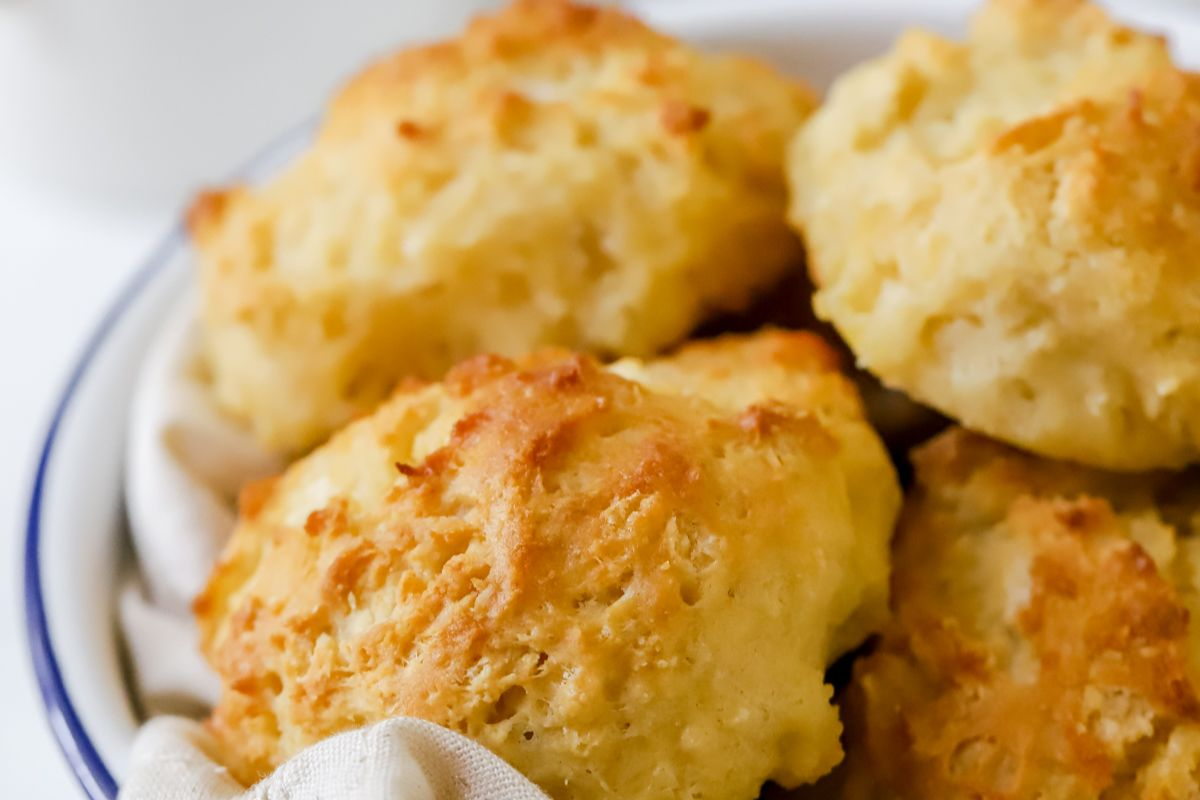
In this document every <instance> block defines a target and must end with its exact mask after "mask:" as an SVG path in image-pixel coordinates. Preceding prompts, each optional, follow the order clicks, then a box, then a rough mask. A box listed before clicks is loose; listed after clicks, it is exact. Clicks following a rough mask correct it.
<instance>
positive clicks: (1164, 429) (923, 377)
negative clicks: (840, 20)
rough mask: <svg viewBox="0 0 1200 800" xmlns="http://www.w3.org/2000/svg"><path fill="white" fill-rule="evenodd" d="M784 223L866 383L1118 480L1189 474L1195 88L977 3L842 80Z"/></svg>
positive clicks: (1018, 14) (1063, 11)
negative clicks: (953, 22)
mask: <svg viewBox="0 0 1200 800" xmlns="http://www.w3.org/2000/svg"><path fill="white" fill-rule="evenodd" d="M789 172H790V178H791V181H792V187H791V189H792V200H791V210H790V215H791V218H792V220H793V222H794V223H795V224H796V225H797V227H798V228H799V229H800V230H802V232H803V234H804V237H805V240H806V243H807V246H808V250H809V258H810V260H809V264H810V269H811V271H812V273H813V277H814V281H815V283H816V284H817V286H818V292H817V295H816V306H817V311H818V313H819V314H820V315H821V316H822V317H824V318H827V319H829V320H831V321H832V322H833V323H834V324H835V325H836V326H837V328H838V330H839V331H840V332H841V334H842V335H843V336H844V337H845V339H846V340H847V342H848V343H849V344H850V346H851V348H852V349H853V350H854V352H855V354H856V356H857V358H858V360H859V362H860V363H861V365H863V366H865V367H866V368H868V369H870V370H871V371H872V372H874V373H876V374H877V375H879V376H880V377H881V378H882V379H883V380H884V381H885V382H887V383H888V384H890V385H892V386H895V387H898V388H901V389H904V390H905V391H906V392H908V393H910V394H912V395H913V396H914V397H916V398H917V399H919V400H920V401H922V402H925V403H927V404H929V405H932V406H934V407H936V408H938V409H939V410H940V411H942V412H944V413H946V414H947V415H949V416H952V417H954V418H956V419H958V420H959V421H961V422H962V423H963V424H964V425H966V426H967V427H969V428H971V429H973V430H977V431H980V432H983V433H986V434H988V435H990V436H993V437H995V438H998V439H1002V440H1004V441H1008V442H1011V443H1013V444H1017V445H1019V446H1021V447H1024V448H1027V449H1030V450H1033V451H1036V452H1039V453H1041V454H1043V455H1047V456H1052V457H1056V458H1064V459H1070V460H1073V461H1078V462H1081V463H1085V464H1090V465H1093V466H1099V467H1104V468H1109V469H1121V470H1139V469H1148V468H1155V467H1172V466H1180V465H1183V464H1186V463H1190V462H1194V461H1196V460H1197V459H1198V458H1200V266H1198V263H1200V262H1197V260H1196V258H1195V253H1196V252H1198V251H1200V82H1198V80H1197V78H1196V76H1194V75H1192V74H1189V73H1186V72H1182V71H1180V70H1179V69H1178V68H1176V67H1175V66H1174V65H1173V64H1172V62H1171V59H1170V55H1169V53H1168V50H1167V47H1166V44H1165V42H1164V41H1163V40H1161V39H1160V38H1158V37H1155V36H1150V35H1147V34H1143V33H1140V32H1136V31H1133V30H1130V29H1128V28H1126V27H1123V26H1121V25H1120V24H1117V23H1115V22H1114V21H1112V20H1110V19H1109V18H1108V17H1107V16H1106V15H1105V13H1104V12H1102V11H1101V10H1100V9H1099V8H1097V7H1095V6H1092V5H1090V4H1088V3H1086V2H1083V1H1082V0H991V2H989V3H987V4H986V5H985V6H984V7H983V8H982V10H981V11H980V12H979V13H978V15H977V16H976V18H975V19H974V21H973V24H972V26H971V28H970V33H969V35H968V37H967V39H966V40H965V42H962V43H958V42H951V41H947V40H945V39H942V38H940V37H938V36H934V35H932V34H929V33H925V32H921V31H912V32H909V33H907V34H905V35H904V36H902V38H901V39H900V40H899V42H898V43H897V44H896V45H895V47H894V48H893V49H892V51H891V52H889V53H888V54H886V55H884V56H883V57H881V58H879V59H876V60H874V61H871V62H869V63H867V64H864V65H862V66H860V67H858V68H856V69H854V70H852V71H851V72H850V73H848V74H847V75H845V76H844V77H842V78H841V79H840V80H839V81H838V82H837V83H836V85H835V86H834V88H833V90H832V92H831V94H830V97H829V100H828V102H827V103H826V104H825V105H824V106H823V107H822V109H821V110H820V111H819V112H818V113H816V114H815V115H814V116H813V117H812V118H811V119H810V121H809V122H808V123H807V124H806V125H805V127H804V128H803V129H802V132H801V133H800V134H799V135H798V137H797V139H796V141H795V142H794V143H793V146H792V149H791V151H790V156H789Z"/></svg>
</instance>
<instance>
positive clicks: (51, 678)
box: [23, 222, 186, 800]
mask: <svg viewBox="0 0 1200 800" xmlns="http://www.w3.org/2000/svg"><path fill="white" fill-rule="evenodd" d="M185 241H186V235H185V233H184V230H183V226H182V224H180V223H178V222H176V223H175V224H174V225H172V226H171V228H170V231H169V233H168V234H167V235H166V236H165V237H163V238H162V239H161V240H160V241H159V243H158V244H157V245H156V246H155V248H154V250H153V251H151V255H150V256H149V257H148V258H146V260H145V261H144V262H143V264H142V266H141V267H139V268H138V269H137V270H136V271H135V272H134V274H133V275H132V276H131V277H130V278H128V279H127V280H126V281H125V283H124V285H123V286H122V287H121V289H120V290H119V291H118V293H117V296H116V299H114V300H113V301H112V302H110V303H109V305H108V307H107V309H106V310H105V312H104V315H103V316H102V317H101V319H100V321H99V322H98V323H97V324H96V326H95V327H94V328H93V329H92V332H91V334H90V335H89V337H88V339H87V340H86V344H85V345H84V347H83V351H82V353H81V354H80V355H79V356H78V357H77V358H76V360H75V364H74V366H73V367H72V369H71V372H70V373H69V377H68V378H67V381H66V387H65V388H64V389H63V390H62V392H61V394H60V395H59V399H58V403H57V405H56V406H55V408H54V413H53V415H52V416H51V418H50V424H49V426H48V428H47V431H46V434H45V438H44V440H43V442H42V447H41V451H40V453H39V454H38V459H37V469H36V472H35V473H34V479H33V488H32V489H31V491H30V496H29V505H28V512H27V515H26V519H25V553H24V565H23V571H24V581H23V582H24V598H25V632H26V636H27V638H28V642H29V651H30V657H31V658H32V660H33V671H34V676H35V678H36V679H37V684H38V689H39V690H40V692H41V696H42V704H43V705H44V707H45V714H46V717H47V719H48V721H49V722H50V729H51V732H52V733H53V734H54V738H55V740H56V741H57V743H58V748H59V750H60V751H61V752H62V754H63V756H65V757H66V759H67V763H68V764H69V765H70V767H71V771H72V772H73V773H74V774H75V778H76V780H77V781H78V783H79V785H80V786H81V787H82V788H83V791H84V794H86V795H87V797H88V798H90V800H114V798H116V796H117V789H118V787H117V781H116V778H114V777H113V773H112V771H111V770H110V769H109V768H108V765H107V764H105V763H104V760H103V758H101V756H100V753H99V750H98V749H97V748H96V745H95V744H94V743H93V742H92V740H91V737H90V736H89V735H88V732H87V730H86V728H85V727H84V725H83V722H82V720H81V719H80V718H79V714H78V712H76V710H75V706H74V704H73V703H72V701H71V696H70V694H69V693H68V692H67V688H66V685H65V683H64V681H63V678H62V671H61V670H60V668H59V661H58V656H57V655H56V654H55V650H54V645H53V643H52V641H51V637H50V627H49V624H48V622H47V619H46V602H45V595H44V592H43V590H42V575H41V560H40V557H39V556H40V546H41V538H42V502H43V497H44V494H45V487H46V474H47V470H48V468H49V465H50V461H51V458H52V457H53V455H54V446H55V444H56V443H57V441H58V434H59V429H60V427H61V424H62V421H63V418H64V417H65V416H66V414H67V411H68V410H69V409H70V408H71V405H72V401H73V400H74V399H75V397H76V394H77V392H78V390H79V385H80V383H82V381H83V378H84V376H85V375H86V374H87V373H88V371H89V369H90V367H91V365H92V362H93V361H94V360H95V357H96V355H97V354H98V353H99V352H100V349H101V348H102V347H103V346H104V344H105V343H106V342H107V340H108V337H109V334H110V333H111V332H112V330H113V328H115V327H116V324H117V322H118V320H119V319H120V318H121V316H122V315H123V314H124V312H125V310H126V309H127V308H128V307H129V306H130V305H131V304H132V303H133V301H134V300H135V299H137V297H138V296H139V295H140V294H141V293H142V291H143V290H144V289H145V288H146V286H147V285H149V283H150V282H151V281H152V280H153V279H154V278H155V277H156V276H157V275H158V274H159V272H160V271H161V270H162V268H163V267H164V266H165V265H166V264H167V263H169V262H170V255H171V253H172V252H174V251H175V250H176V249H178V248H179V247H180V246H182V245H183V244H184V242H185Z"/></svg>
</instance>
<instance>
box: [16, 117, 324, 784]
mask: <svg viewBox="0 0 1200 800" xmlns="http://www.w3.org/2000/svg"><path fill="white" fill-rule="evenodd" d="M314 129H315V120H312V119H309V120H306V121H304V122H303V123H301V124H299V125H296V126H294V127H292V128H290V129H288V130H287V131H286V132H285V133H284V134H283V135H281V136H279V137H277V138H276V139H274V140H273V141H272V142H270V143H269V144H268V145H267V146H266V147H263V148H262V149H260V150H259V151H258V153H257V154H256V155H255V156H254V157H253V158H251V159H250V160H249V161H247V162H246V164H245V165H244V166H243V167H242V168H241V169H239V170H236V171H235V172H234V176H233V180H237V181H243V182H244V181H251V182H253V181H257V180H260V179H262V178H263V177H265V176H266V175H267V174H269V173H270V172H271V171H272V170H273V169H275V168H277V167H279V166H280V165H281V164H282V163H284V161H286V160H287V159H288V158H290V157H291V155H293V154H294V152H295V151H296V150H297V148H298V146H299V145H300V144H301V143H303V142H304V141H305V140H307V139H308V137H310V136H311V134H312V132H313V130H314ZM185 242H186V235H185V233H184V230H183V228H182V226H181V225H180V224H178V223H177V224H176V225H174V226H173V227H172V228H171V230H170V232H169V233H168V234H167V235H166V236H165V237H164V238H163V239H162V240H161V241H160V242H159V244H158V245H157V247H155V248H154V250H153V251H152V252H151V254H150V256H149V257H148V258H147V259H146V261H145V263H144V264H143V265H142V267H141V268H140V269H138V270H137V272H135V273H134V275H133V276H132V277H131V278H130V279H129V280H128V281H127V283H126V284H125V285H124V287H123V288H122V289H121V290H120V292H119V293H118V295H117V298H116V300H114V301H113V302H112V304H111V305H109V307H108V309H107V310H106V311H105V313H104V316H103V317H102V318H101V320H100V322H99V323H98V324H97V325H96V327H95V329H94V330H93V331H92V334H91V336H90V337H89V338H88V340H87V344H86V345H85V346H84V348H83V352H82V354H81V355H80V356H79V358H78V360H77V361H76V362H75V365H74V367H73V368H72V370H71V372H70V375H69V377H68V378H67V383H66V388H65V389H63V392H62V394H61V395H60V397H59V400H58V403H57V405H56V406H55V408H54V413H53V416H52V417H51V418H50V425H49V428H48V429H47V431H46V436H45V439H44V440H43V442H42V447H41V451H40V454H39V456H38V460H37V470H36V472H35V473H34V479H33V489H32V490H31V492H30V499H29V512H28V515H27V517H26V521H25V558H24V567H23V569H24V576H23V577H24V597H25V631H26V635H27V636H28V639H29V650H30V656H31V657H32V660H33V671H34V674H35V676H36V678H37V683H38V688H39V690H40V691H41V696H42V702H43V703H44V705H45V707H46V716H47V719H48V720H49V722H50V728H51V731H52V732H53V734H54V738H55V739H56V740H57V741H58V746H59V749H60V750H61V751H62V754H63V755H64V756H65V757H66V759H67V763H68V764H69V765H70V767H71V771H72V772H74V773H75V778H76V780H77V781H78V782H79V785H80V786H81V787H82V788H83V791H84V793H85V794H86V795H87V797H88V798H89V800H114V798H116V796H117V790H118V788H119V787H118V786H117V780H116V777H115V776H114V775H113V771H112V770H111V769H110V768H109V766H108V765H107V764H105V763H104V759H103V757H101V755H100V751H99V749H98V748H97V747H96V745H95V743H94V742H93V741H92V739H91V737H90V736H89V735H88V731H87V728H86V727H85V726H84V724H83V721H82V720H81V719H80V716H79V713H78V712H77V711H76V709H75V705H74V704H73V703H72V701H71V696H70V694H69V693H68V692H67V687H66V685H65V683H64V681H63V677H62V670H61V669H60V667H59V659H58V656H57V655H56V654H55V651H54V645H53V642H52V637H51V635H50V627H49V624H48V622H47V618H46V600H45V595H44V592H43V590H42V574H41V559H40V557H39V556H40V545H41V538H42V537H41V529H42V501H43V498H44V495H45V488H46V476H47V472H48V469H49V466H50V463H51V460H52V458H53V456H54V446H55V443H56V441H57V438H58V434H59V429H60V427H61V425H62V421H63V419H64V417H65V416H66V414H67V412H68V411H69V410H70V408H71V403H72V401H73V400H74V399H75V396H76V394H77V392H78V389H79V385H80V383H81V382H82V381H83V378H84V376H85V375H87V373H88V370H89V369H90V367H91V365H92V362H93V361H94V360H95V358H96V355H97V353H98V352H99V351H100V349H101V348H102V347H103V346H104V344H105V343H106V341H107V339H108V337H109V335H110V334H111V333H112V331H113V329H114V328H115V327H116V325H117V322H118V321H119V320H120V318H121V316H122V314H123V313H124V312H125V311H126V310H127V309H128V308H129V306H130V305H131V304H132V303H133V302H134V300H136V299H137V297H138V296H139V295H140V294H141V293H142V292H143V291H144V290H145V289H146V287H147V286H148V285H149V284H150V283H151V281H152V280H153V279H154V278H155V277H157V276H158V274H159V273H160V272H161V271H162V270H163V269H164V267H165V266H166V265H167V264H169V263H170V262H171V257H172V255H173V254H175V253H176V252H177V251H178V250H179V249H180V248H182V247H183V246H184V245H185Z"/></svg>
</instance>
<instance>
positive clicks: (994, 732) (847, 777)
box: [819, 429, 1200, 800]
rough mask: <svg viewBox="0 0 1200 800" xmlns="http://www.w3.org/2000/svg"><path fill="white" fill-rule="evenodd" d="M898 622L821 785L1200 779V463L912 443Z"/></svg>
mask: <svg viewBox="0 0 1200 800" xmlns="http://www.w3.org/2000/svg"><path fill="white" fill-rule="evenodd" d="M914 461H915V464H916V486H915V488H914V489H913V490H912V493H911V495H910V497H909V498H908V499H907V500H906V503H905V508H904V511H903V513H902V515H901V521H900V524H899V527H898V531H897V535H896V544H895V548H894V552H893V571H894V572H893V579H892V592H893V599H892V604H893V611H894V618H893V620H892V622H890V623H889V624H888V626H887V627H885V629H884V632H883V634H882V635H881V639H880V642H879V644H878V647H877V648H876V650H875V651H874V652H873V653H872V654H871V655H870V656H868V657H866V658H865V659H863V660H862V661H860V662H859V663H857V664H856V665H855V668H854V675H853V679H852V681H851V684H850V687H849V689H848V690H847V691H846V692H845V695H844V697H843V698H842V705H843V710H844V716H845V719H846V730H847V733H846V737H845V746H846V750H847V758H846V762H845V763H844V764H843V766H842V767H840V768H839V771H838V774H837V775H836V776H834V777H833V778H831V779H830V784H829V787H828V791H827V792H826V793H823V794H821V795H819V796H830V797H834V796H836V797H841V798H845V799H846V800H855V799H856V798H857V799H860V798H879V799H880V800H882V799H883V798H889V800H905V799H907V798H914V799H920V800H924V798H933V797H937V798H946V799H947V800H954V799H955V798H980V797H986V798H995V800H1006V799H1007V798H1012V800H1018V798H1030V797H1038V798H1043V800H1059V798H1061V799H1062V800H1068V799H1069V798H1081V797H1103V798H1110V799H1111V800H1121V799H1122V798H1129V800H1133V799H1134V798H1137V799H1138V800H1183V799H1184V798H1195V797H1197V796H1200V702H1198V700H1197V693H1196V689H1197V683H1196V676H1197V675H1200V672H1198V671H1197V666H1198V665H1200V630H1198V626H1197V623H1196V619H1197V617H1196V614H1197V613H1200V596H1198V595H1197V586H1198V585H1200V582H1198V577H1200V536H1197V534H1198V533H1200V488H1198V487H1200V483H1198V481H1200V474H1198V473H1197V472H1196V471H1194V470H1193V471H1192V472H1190V473H1158V474H1154V473H1147V474H1145V475H1139V476H1129V475H1123V474H1119V473H1111V472H1100V471H1096V470H1089V469H1085V468H1081V467H1077V466H1074V465H1068V464H1063V463H1061V462H1051V461H1047V460H1044V459H1040V458H1037V457H1036V456H1031V455H1027V454H1025V453H1021V452H1018V451H1016V450H1013V449H1010V448H1009V447H1007V446H1005V445H1002V444H999V443H996V442H994V441H990V440H986V439H984V438H982V437H980V436H977V435H975V434H971V433H967V432H966V431H964V430H962V429H953V430H951V431H949V432H948V433H946V434H943V435H941V436H939V437H938V438H937V439H935V440H934V441H933V442H932V443H930V444H928V445H925V446H924V447H922V448H919V449H918V450H917V451H916V453H915V454H914Z"/></svg>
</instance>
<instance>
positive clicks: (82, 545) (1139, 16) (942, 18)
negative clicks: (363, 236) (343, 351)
mask: <svg viewBox="0 0 1200 800" xmlns="http://www.w3.org/2000/svg"><path fill="white" fill-rule="evenodd" d="M972 5H973V4H972V3H967V2H962V0H923V1H917V0H913V1H912V2H906V3H902V4H900V3H890V2H888V1H887V0H877V2H867V1H866V0H858V1H857V2H856V1H854V0H836V1H831V0H808V1H807V2H802V1H801V0H794V1H793V2H785V1H783V0H754V2H745V0H742V1H741V2H739V0H727V1H722V0H703V1H702V2H696V3H692V2H687V0H675V1H674V2H662V0H658V2H645V3H642V4H635V7H636V8H637V9H638V10H639V12H640V13H642V14H643V16H645V17H646V18H647V19H649V20H650V21H651V22H653V23H655V24H657V25H659V26H660V27H662V28H664V29H666V30H668V31H671V32H673V33H675V34H677V35H680V36H682V37H684V38H687V39H690V40H692V41H695V42H698V43H700V44H701V45H703V46H705V47H708V48H711V49H715V50H722V51H740V52H746V53H752V54H757V55H759V56H760V57H762V58H765V59H767V60H769V61H772V62H775V63H776V64H778V65H780V66H781V67H782V68H784V69H786V70H788V71H789V72H792V73H794V74H797V75H801V76H804V77H805V78H807V79H809V80H810V81H812V82H813V83H816V84H817V85H820V86H825V85H827V84H828V82H829V81H830V80H831V79H832V78H833V77H834V76H835V75H836V74H837V73H839V72H841V71H842V70H844V69H845V68H847V67H848V66H850V65H852V64H854V63H856V62H858V61H860V60H862V59H863V58H865V57H867V56H870V55H872V54H875V53H878V52H880V51H882V50H884V49H885V48H886V47H887V46H888V44H889V43H890V42H891V41H892V39H893V38H894V37H895V35H896V34H897V32H898V31H899V30H900V29H901V28H903V27H907V26H909V25H914V24H920V25H924V26H927V27H931V28H934V29H937V30H940V31H944V32H949V33H953V32H955V31H957V30H960V29H961V28H962V26H963V22H964V20H965V16H966V14H967V13H968V10H969V8H970V7H971V6H972ZM1113 5H1115V7H1116V10H1117V12H1118V13H1119V14H1120V15H1121V16H1124V17H1128V18H1131V19H1134V20H1136V21H1138V22H1140V23H1142V24H1144V25H1146V26H1148V27H1151V28H1155V29H1159V30H1169V31H1170V32H1171V37H1172V40H1173V43H1174V46H1175V49H1176V52H1177V54H1178V55H1179V56H1180V57H1181V58H1182V59H1183V61H1184V62H1185V63H1188V64H1191V65H1195V64H1196V63H1197V62H1198V60H1200V18H1198V17H1196V16H1195V15H1194V14H1192V13H1190V12H1187V11H1185V10H1183V9H1181V8H1178V7H1176V6H1174V5H1172V4H1170V3H1166V2H1161V3H1160V2H1155V1H1154V0H1150V1H1149V2H1146V0H1142V1H1141V2H1138V1H1137V0H1128V1H1127V2H1121V3H1115V4H1113ZM303 139H304V133H303V132H299V133H296V134H293V135H291V136H290V137H289V138H288V139H286V140H283V141H282V142H281V143H279V144H277V145H276V146H275V147H273V148H271V150H270V151H269V152H268V154H267V155H266V156H265V157H264V158H261V159H259V160H258V161H257V162H256V164H255V166H254V168H253V169H252V170H251V171H250V173H249V176H250V177H254V176H261V175H266V174H270V173H271V172H273V171H274V170H276V169H278V167H279V166H280V165H281V164H282V163H284V162H286V161H287V160H288V159H289V158H290V157H291V156H292V155H294V153H295V152H296V151H297V149H298V148H299V147H300V146H301V145H302V142H303ZM245 175H246V173H243V176H245ZM156 261H157V262H158V268H157V269H156V270H155V271H154V273H153V275H152V276H151V277H150V278H149V279H148V282H147V283H145V285H144V286H143V287H142V288H141V290H140V291H138V292H137V293H136V294H135V295H134V296H133V298H132V299H131V300H130V302H128V304H126V305H125V306H124V307H123V308H121V309H119V317H118V318H117V321H116V324H115V325H114V327H113V328H112V329H111V330H110V332H109V333H108V335H107V336H105V337H104V338H103V339H102V341H101V342H100V344H99V347H98V350H97V351H96V353H95V355H94V358H93V359H92V361H91V362H90V364H89V365H88V366H87V368H86V370H85V372H84V374H83V376H82V380H81V382H80V383H79V384H78V386H77V389H76V392H75V394H74V396H73V397H72V398H71V400H70V402H69V403H68V406H67V409H66V414H65V416H64V418H63V421H62V425H61V428H60V430H59V432H58V435H57V437H56V439H55V442H54V445H53V448H52V450H51V454H50V460H49V463H48V469H47V473H46V480H45V483H44V496H43V518H42V533H41V537H42V538H41V550H42V552H41V563H40V573H41V580H42V584H43V593H44V597H45V600H46V614H47V623H48V627H49V630H50V640H51V644H52V646H53V648H54V651H55V654H56V656H57V659H58V662H59V665H60V669H61V671H62V677H63V681H64V684H65V686H66V689H67V693H68V695H69V697H70V700H71V702H72V704H73V705H74V707H75V709H76V712H77V714H78V716H79V718H80V720H81V722H82V724H83V727H84V729H85V731H86V733H87V735H88V736H89V737H90V738H91V740H92V741H93V743H94V744H95V746H96V748H97V750H98V751H99V754H100V756H101V757H102V759H103V760H104V762H105V763H106V764H107V765H108V767H109V769H110V770H111V771H112V772H113V773H114V775H115V777H116V778H117V780H118V782H120V779H121V777H122V776H123V774H124V772H125V769H126V766H127V763H128V757H129V749H130V745H131V742H132V738H133V735H134V732H135V730H136V727H137V724H138V720H137V716H136V712H135V709H134V707H133V703H132V702H131V700H130V694H129V691H128V687H127V684H126V681H125V677H124V671H123V667H122V661H121V648H120V645H119V636H118V632H117V630H116V624H115V622H114V620H115V597H116V586H117V578H118V576H119V574H120V571H121V568H122V563H121V562H122V559H125V558H127V553H126V545H125V535H124V529H123V509H122V503H121V495H122V490H121V477H122V462H123V447H124V442H125V417H126V413H127V408H128V406H129V402H130V398H131V394H132V387H133V384H134V381H135V379H136V376H137V373H138V366H139V363H140V361H141V359H142V356H143V354H144V352H145V350H146V348H147V345H148V343H149V342H150V341H151V340H152V338H153V336H154V332H155V329H156V327H157V326H158V325H159V323H160V321H161V319H162V316H163V314H164V313H166V312H165V309H168V308H170V307H171V306H172V305H174V303H173V302H172V301H173V300H175V299H176V297H177V296H178V295H179V294H180V293H181V292H182V291H183V289H184V287H185V286H186V283H187V281H188V280H189V277H190V276H189V272H190V270H189V267H190V265H189V257H188V253H187V251H186V247H185V246H184V244H183V242H182V240H181V239H179V238H178V237H176V238H175V239H173V240H172V241H171V242H169V243H168V244H167V245H166V246H165V247H164V249H163V250H162V251H161V252H160V253H159V254H158V256H157V257H156Z"/></svg>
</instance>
